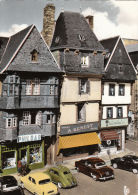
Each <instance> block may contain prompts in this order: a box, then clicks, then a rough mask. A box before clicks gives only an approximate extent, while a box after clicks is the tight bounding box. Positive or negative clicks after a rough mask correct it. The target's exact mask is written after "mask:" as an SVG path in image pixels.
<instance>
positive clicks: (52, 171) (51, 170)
mask: <svg viewBox="0 0 138 195" xmlns="http://www.w3.org/2000/svg"><path fill="white" fill-rule="evenodd" d="M49 174H50V177H51V179H52V181H53V182H55V178H54V176H55V175H54V170H53V169H49Z"/></svg>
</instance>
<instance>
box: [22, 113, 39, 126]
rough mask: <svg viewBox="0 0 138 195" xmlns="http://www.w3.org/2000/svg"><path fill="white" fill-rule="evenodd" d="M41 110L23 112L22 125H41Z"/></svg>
mask: <svg viewBox="0 0 138 195" xmlns="http://www.w3.org/2000/svg"><path fill="white" fill-rule="evenodd" d="M41 121H42V112H41V111H39V112H29V111H24V112H23V125H34V124H36V125H41Z"/></svg>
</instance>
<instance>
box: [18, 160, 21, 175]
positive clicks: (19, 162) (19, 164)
mask: <svg viewBox="0 0 138 195" xmlns="http://www.w3.org/2000/svg"><path fill="white" fill-rule="evenodd" d="M17 168H18V175H21V170H22V162H21V160H18V163H17Z"/></svg>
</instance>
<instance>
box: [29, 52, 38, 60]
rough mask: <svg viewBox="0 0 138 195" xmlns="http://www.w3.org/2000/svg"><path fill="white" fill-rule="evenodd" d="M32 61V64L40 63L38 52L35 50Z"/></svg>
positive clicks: (32, 53)
mask: <svg viewBox="0 0 138 195" xmlns="http://www.w3.org/2000/svg"><path fill="white" fill-rule="evenodd" d="M31 60H32V62H37V61H38V52H37V51H36V50H35V49H34V50H33V51H32V52H31Z"/></svg>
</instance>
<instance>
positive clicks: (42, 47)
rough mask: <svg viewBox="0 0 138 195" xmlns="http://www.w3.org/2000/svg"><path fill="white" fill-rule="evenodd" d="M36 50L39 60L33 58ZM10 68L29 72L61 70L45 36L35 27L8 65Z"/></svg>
mask: <svg viewBox="0 0 138 195" xmlns="http://www.w3.org/2000/svg"><path fill="white" fill-rule="evenodd" d="M34 51H36V53H37V54H38V57H37V60H36V61H33V60H32V53H33V52H34ZM8 70H12V71H13V70H14V71H27V72H61V71H60V69H59V68H58V65H57V63H56V61H55V59H54V57H53V56H52V53H51V52H50V50H49V49H48V47H47V45H46V44H45V42H44V40H43V38H42V37H41V35H40V33H39V32H38V30H37V28H36V27H34V28H33V29H32V31H31V32H30V34H29V35H28V37H27V39H26V40H25V42H24V44H23V45H22V47H21V48H20V49H19V51H18V53H17V55H16V56H15V58H14V59H13V61H12V62H11V64H10V65H9V67H8Z"/></svg>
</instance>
